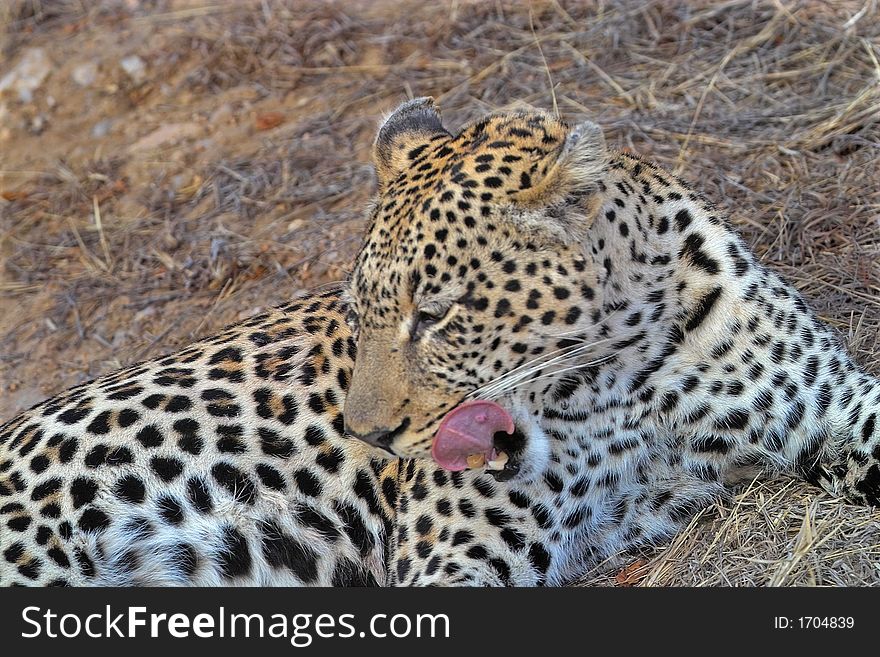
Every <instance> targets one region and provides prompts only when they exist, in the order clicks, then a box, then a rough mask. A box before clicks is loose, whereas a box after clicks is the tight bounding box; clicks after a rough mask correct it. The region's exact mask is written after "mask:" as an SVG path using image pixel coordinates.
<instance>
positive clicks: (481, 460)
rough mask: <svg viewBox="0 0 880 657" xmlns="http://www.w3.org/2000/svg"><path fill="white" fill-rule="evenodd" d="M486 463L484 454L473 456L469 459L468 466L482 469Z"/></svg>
mask: <svg viewBox="0 0 880 657" xmlns="http://www.w3.org/2000/svg"><path fill="white" fill-rule="evenodd" d="M485 463H486V457H485V456H483V455H482V454H471V455H470V456H468V457H467V464H468V467H469V468H482V467H483V465H484V464H485Z"/></svg>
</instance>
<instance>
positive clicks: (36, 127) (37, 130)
mask: <svg viewBox="0 0 880 657" xmlns="http://www.w3.org/2000/svg"><path fill="white" fill-rule="evenodd" d="M47 124H48V121H47V120H46V115H45V114H37V115H36V116H35V117H34V118H32V119H31V122H30V125H29V126H28V129H29V130H30V131H31V132H32V133H34V134H35V135H39V134H41V133H42V132H43V130H45V129H46V125H47Z"/></svg>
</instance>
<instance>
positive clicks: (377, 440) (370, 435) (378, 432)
mask: <svg viewBox="0 0 880 657" xmlns="http://www.w3.org/2000/svg"><path fill="white" fill-rule="evenodd" d="M408 426H409V418H405V419H404V420H403V422H401V423H400V424H399V425H398V426H397V427H396V428H394V429H388V428H381V429H373V430H372V431H368V432H365V433H358V432H357V431H354V430H352V428H351V427H350V426H349V425H348V423H346V425H345V432H346V433H347V434H349V435H350V436H353V437H355V438H357V439H358V440H362V441H364V442H365V443H367V444H369V445H373V446H374V447H381V448H382V449H385V450H387V451H391V450H390V445H391V442H392V441H393V440H394V439H395V438H396V437H397V436H399V435H400V434H401V433H403V432H404V431H405V430H406V428H407V427H408Z"/></svg>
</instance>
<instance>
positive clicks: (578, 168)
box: [511, 121, 608, 208]
mask: <svg viewBox="0 0 880 657" xmlns="http://www.w3.org/2000/svg"><path fill="white" fill-rule="evenodd" d="M607 163H608V151H607V148H606V146H605V137H604V136H603V135H602V128H600V127H599V126H598V125H596V124H595V123H593V122H592V121H584V122H582V123H578V124H577V125H575V126H574V127H573V128H571V129H570V130H569V132H568V135H566V137H565V140H564V141H563V142H562V143H561V144H560V145H559V146H558V147H557V148H555V149H553V150H552V151H551V152H550V153H548V154H547V155H545V156H544V157H543V158H541V159H540V160H538V161H537V162H535V163H534V164H533V165H532V171H531V173H530V178H531V181H532V184H531V186H530V187H528V188H526V189H521V190H519V191H517V192H516V193H515V194H513V195H511V199H512V200H513V201H514V203H515V204H517V205H519V206H522V207H527V208H538V207H547V206H549V205H553V204H555V203H558V202H559V201H562V200H564V199H566V198H569V197H573V196H576V197H580V198H583V197H585V196H589V195H591V194H592V193H593V192H595V191H596V189H598V187H599V181H600V179H601V177H602V172H603V170H604V169H605V166H606V164H607Z"/></svg>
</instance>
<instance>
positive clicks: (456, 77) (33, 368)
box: [0, 0, 880, 585]
mask: <svg viewBox="0 0 880 657" xmlns="http://www.w3.org/2000/svg"><path fill="white" fill-rule="evenodd" d="M0 23H3V27H2V28H0V30H2V32H0V34H2V42H0V75H2V73H3V72H4V71H5V70H6V69H7V68H8V67H9V66H11V65H14V63H15V62H16V61H17V59H18V57H19V56H20V55H21V53H22V52H23V50H24V49H25V48H28V47H34V46H40V47H44V48H46V50H47V53H48V54H49V55H50V57H51V58H52V60H53V62H54V64H55V66H54V67H53V71H52V73H51V75H50V76H49V78H48V79H47V81H46V83H45V84H44V85H43V87H42V88H41V89H40V90H39V91H38V92H37V93H36V95H35V97H34V100H33V102H31V103H26V104H22V103H20V102H18V100H17V99H15V98H12V97H0V117H4V118H2V119H0V258H2V262H3V268H2V270H0V271H2V274H0V276H2V278H0V416H3V417H7V416H9V415H11V414H13V413H14V412H16V411H17V410H19V409H21V408H23V407H26V406H28V405H30V404H32V403H34V402H36V401H39V400H40V399H41V398H43V397H45V396H47V395H49V394H52V393H54V392H56V391H58V390H60V389H63V388H65V387H67V386H69V385H72V384H75V383H77V382H79V381H82V380H85V379H88V378H91V377H94V376H96V375H98V374H100V373H102V372H105V371H108V370H110V369H113V368H115V367H118V366H119V365H121V364H124V363H129V362H132V361H135V360H139V359H142V358H145V357H148V356H152V355H155V354H158V353H162V352H166V351H169V350H171V349H173V348H175V347H178V346H180V345H183V344H185V343H187V342H189V341H191V340H192V339H193V338H194V337H196V336H197V335H204V334H206V333H209V332H211V331H213V330H215V329H217V328H218V327H220V326H222V325H223V324H225V323H227V322H230V321H234V320H236V319H238V318H240V317H243V316H246V315H249V314H251V313H252V312H254V310H255V309H256V308H259V307H263V306H266V305H271V304H274V303H277V302H279V301H281V300H283V299H284V298H286V297H288V296H290V295H292V294H294V293H296V292H297V291H299V290H301V289H304V288H309V287H314V286H318V285H322V284H326V283H329V282H331V281H334V280H339V279H342V278H344V277H345V274H346V271H345V268H346V266H347V263H348V262H350V261H351V258H352V256H353V253H354V251H355V249H356V247H357V243H358V240H359V236H360V231H361V230H362V227H363V208H364V206H365V203H366V201H367V199H368V197H369V195H370V193H371V186H372V172H371V170H370V167H369V165H368V157H367V156H368V148H369V143H370V139H371V137H372V134H373V131H374V129H375V125H376V121H377V119H378V117H379V116H380V115H381V114H382V113H383V112H384V111H387V110H388V109H390V108H391V107H393V106H394V105H395V104H396V103H398V102H399V101H401V100H403V99H404V98H406V97H407V96H414V95H433V96H435V97H437V98H438V100H439V102H440V103H441V105H442V108H443V110H444V116H445V118H446V119H447V123H448V125H450V126H451V127H454V126H456V125H458V124H460V123H461V122H463V121H465V120H467V119H469V118H472V117H474V116H476V115H479V114H481V113H483V112H485V111H487V110H491V109H496V108H499V107H507V106H510V105H511V104H513V103H526V104H531V105H534V106H538V107H543V108H547V109H552V108H554V106H555V107H558V110H559V112H560V113H561V114H563V115H564V116H567V117H570V118H575V117H577V116H584V115H586V116H589V117H591V118H592V119H593V120H595V121H597V122H599V123H600V124H602V125H603V126H604V127H605V129H606V136H607V138H608V140H609V142H610V143H612V144H614V145H616V146H617V147H619V148H629V149H632V150H634V151H637V152H639V153H642V154H644V155H646V156H648V157H650V158H652V159H655V160H657V161H659V162H661V163H662V164H663V165H665V166H667V167H668V168H670V169H673V170H675V171H676V172H678V173H679V174H680V175H681V176H682V177H684V178H685V179H687V180H690V181H693V182H694V184H695V185H696V186H697V187H698V188H700V189H701V190H702V191H703V192H704V193H705V194H706V196H708V197H709V198H711V199H714V200H716V201H717V202H718V203H719V205H721V206H722V207H724V208H725V209H727V210H728V211H729V212H730V214H731V216H732V219H733V221H734V223H735V224H736V225H738V227H739V228H740V229H741V230H742V232H743V233H744V234H745V236H746V238H747V239H748V240H749V241H750V243H751V244H752V246H753V248H754V249H755V251H756V252H757V253H758V254H759V255H760V256H761V258H762V259H763V261H764V262H766V263H767V264H769V265H771V266H773V267H776V268H778V269H779V270H781V271H782V272H783V273H784V274H785V275H786V276H787V277H788V278H789V279H790V280H791V281H792V282H794V283H795V285H796V286H797V287H798V288H799V289H800V290H801V291H803V293H804V294H805V295H806V296H807V297H808V298H809V299H810V300H811V302H812V303H813V305H814V306H815V307H816V308H817V309H818V310H819V313H820V315H821V316H822V317H823V318H824V319H825V320H827V321H829V322H831V323H832V324H834V325H835V326H837V327H838V328H839V329H840V330H841V331H842V332H843V334H844V335H845V337H846V338H847V340H848V343H849V345H850V347H851V349H852V351H853V352H854V353H855V355H856V357H857V359H858V360H859V361H860V362H861V363H862V364H864V365H865V367H867V368H868V369H869V370H872V371H873V372H874V373H880V362H878V358H877V354H878V349H880V294H878V292H880V184H878V183H880V165H878V162H880V158H878V153H880V125H878V116H880V63H878V60H880V9H878V6H877V3H876V2H875V1H874V0H870V1H868V2H863V1H861V0H860V1H858V2H835V3H827V2H821V1H818V0H816V1H803V2H790V1H787V0H773V1H770V0H768V1H766V2H757V1H755V2H753V1H751V0H748V1H728V2H713V3H708V2H702V3H701V2H690V3H684V2H669V1H661V0H655V1H636V0H633V1H630V2H610V1H606V2H596V3H587V2H565V1H562V0H559V1H558V2H557V1H556V0H550V1H537V0H535V1H534V2H532V3H531V4H529V3H525V2H518V3H513V2H465V1H450V2H440V3H425V2H408V3H400V2H393V3H392V2H389V1H379V2H366V1H363V2H340V3H325V2H318V1H317V0H313V1H302V0H298V1H296V2H294V1H293V0H291V1H290V2H277V1H275V0H260V1H254V2H240V3H225V2H208V1H199V0H187V1H181V0H101V1H98V2H85V1H80V0H51V1H50V0H15V1H13V2H6V3H0ZM131 54H137V55H139V56H140V57H141V58H142V59H143V60H144V62H145V63H146V65H147V76H146V78H145V79H144V80H142V81H133V80H131V79H129V78H128V77H127V76H126V74H125V73H124V72H123V71H122V70H121V69H120V68H119V65H118V60H119V59H121V58H122V57H125V56H127V55H131ZM89 60H94V61H96V62H97V63H98V66H99V74H98V79H97V81H96V83H95V84H94V85H93V86H91V87H88V88H81V87H78V86H77V85H76V84H74V83H73V82H72V81H71V72H72V70H73V68H74V67H75V66H77V65H79V64H81V63H83V62H86V61H89ZM551 84H552V86H551ZM50 97H51V98H50ZM4 111H5V112H6V114H5V115H4ZM97 124H101V125H103V126H104V127H105V128H106V134H105V135H103V136H101V134H100V132H101V131H99V133H98V135H97V136H95V133H93V130H94V129H95V126H96V125H97ZM163 126H165V127H166V129H168V128H167V126H172V128H171V130H172V132H173V131H174V130H177V131H178V136H179V139H178V140H177V141H175V140H170V141H167V142H165V143H160V144H158V145H154V147H150V146H149V139H147V140H146V141H144V138H145V137H148V136H150V135H152V137H151V138H152V139H154V140H155V131H156V130H157V129H159V128H162V127H163ZM99 127H100V126H99ZM878 544H880V518H878V514H877V513H876V512H873V511H870V510H866V509H860V508H855V507H849V506H845V505H841V504H840V503H838V502H835V501H833V500H830V499H828V498H827V497H824V496H823V495H822V494H820V493H818V492H817V491H816V490H815V489H813V488H811V487H809V486H806V485H800V484H794V483H792V482H771V483H763V484H755V485H753V486H752V487H750V488H749V489H748V490H747V492H744V493H743V494H742V495H741V496H740V497H738V498H737V499H736V501H735V503H734V504H732V505H725V506H723V507H719V508H717V509H712V510H708V511H707V512H706V513H704V514H703V515H702V516H701V518H699V519H698V520H697V521H695V523H694V524H693V525H692V526H691V528H690V529H689V530H688V531H687V532H685V533H684V534H682V536H681V537H679V539H678V540H677V541H676V542H675V543H673V544H672V545H670V546H669V547H667V548H665V549H663V550H660V551H658V552H657V553H656V554H655V555H648V557H647V559H646V563H645V565H644V566H643V567H642V568H633V569H629V570H628V571H627V572H626V573H625V576H622V577H621V578H620V579H621V580H623V581H624V583H635V582H640V583H642V584H650V585H670V584H689V585H720V584H725V585H726V584H736V585H752V584H760V585H771V584H850V585H857V584H876V583H880V571H878V568H877V563H878V559H877V551H878ZM606 570H607V569H606ZM588 581H589V583H607V582H611V583H614V582H615V579H614V578H613V577H611V578H610V579H609V577H608V575H607V573H602V572H601V570H600V571H597V573H596V574H594V575H593V576H591V578H589V580H588Z"/></svg>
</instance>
